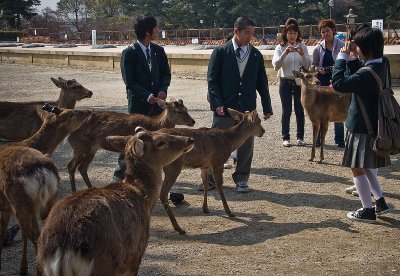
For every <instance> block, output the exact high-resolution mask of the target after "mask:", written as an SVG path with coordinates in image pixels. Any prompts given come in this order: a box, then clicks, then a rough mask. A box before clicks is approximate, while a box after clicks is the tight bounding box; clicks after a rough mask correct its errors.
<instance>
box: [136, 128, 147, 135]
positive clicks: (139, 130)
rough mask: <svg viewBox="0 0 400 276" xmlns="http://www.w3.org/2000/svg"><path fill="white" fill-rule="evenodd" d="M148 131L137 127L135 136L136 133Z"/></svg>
mask: <svg viewBox="0 0 400 276" xmlns="http://www.w3.org/2000/svg"><path fill="white" fill-rule="evenodd" d="M145 130H146V129H145V128H144V127H141V126H137V127H136V128H135V134H136V133H139V132H141V131H145Z"/></svg>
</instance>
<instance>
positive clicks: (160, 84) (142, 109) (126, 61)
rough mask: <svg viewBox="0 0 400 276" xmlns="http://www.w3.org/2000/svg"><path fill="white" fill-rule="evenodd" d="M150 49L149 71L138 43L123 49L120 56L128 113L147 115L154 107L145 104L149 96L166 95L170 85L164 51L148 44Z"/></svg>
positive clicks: (152, 44) (169, 73) (169, 75)
mask: <svg viewBox="0 0 400 276" xmlns="http://www.w3.org/2000/svg"><path fill="white" fill-rule="evenodd" d="M150 49H151V64H152V67H151V71H150V69H149V65H148V64H147V61H146V57H145V55H144V53H143V51H142V49H141V48H140V45H139V44H138V43H135V44H133V45H130V46H129V47H127V48H126V49H124V50H123V52H122V55H121V73H122V79H123V80H124V83H125V86H126V91H127V97H128V99H129V100H128V110H129V111H130V113H141V114H146V115H147V114H149V112H150V110H151V107H152V106H154V105H151V104H149V103H148V102H147V99H148V97H149V96H150V94H153V95H154V97H157V96H158V92H159V91H163V92H164V93H165V94H167V91H168V87H169V85H170V83H171V72H170V69H169V65H168V58H167V55H166V54H165V51H164V49H163V48H162V47H160V46H158V45H156V44H154V43H150ZM129 105H130V106H129Z"/></svg>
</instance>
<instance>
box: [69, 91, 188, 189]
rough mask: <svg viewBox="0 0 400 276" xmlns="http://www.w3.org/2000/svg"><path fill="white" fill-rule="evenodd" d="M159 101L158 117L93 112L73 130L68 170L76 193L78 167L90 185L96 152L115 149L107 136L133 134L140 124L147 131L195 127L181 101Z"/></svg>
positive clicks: (70, 140)
mask: <svg viewBox="0 0 400 276" xmlns="http://www.w3.org/2000/svg"><path fill="white" fill-rule="evenodd" d="M157 102H158V104H159V106H160V107H162V108H163V109H164V110H163V112H162V113H161V114H160V115H158V116H154V117H148V116H144V115H141V114H124V113H117V112H110V111H94V112H93V116H92V118H91V119H90V120H88V121H87V122H86V123H84V124H83V125H82V127H80V128H79V129H78V130H76V131H74V132H73V133H71V135H70V136H69V138H68V141H69V143H70V145H71V147H72V149H73V153H74V156H73V158H72V160H71V161H70V162H69V164H68V173H69V178H70V181H71V189H72V191H73V192H74V191H76V186H75V171H76V169H77V168H78V170H79V172H80V174H81V175H82V178H83V180H84V181H85V183H86V185H87V186H88V187H89V188H90V187H92V184H91V182H90V179H89V176H88V173H87V171H88V168H89V165H90V163H91V162H92V160H93V158H94V156H95V155H96V152H97V151H98V150H99V149H100V148H102V149H105V150H111V151H112V150H113V149H112V148H110V147H109V145H108V143H107V141H106V137H107V136H116V135H119V136H124V135H130V134H132V133H133V132H134V130H135V128H136V127H138V126H141V127H144V128H146V129H148V130H158V129H160V128H163V127H175V125H186V126H193V125H194V124H195V121H194V120H193V118H192V117H191V116H190V115H189V114H188V110H187V108H186V107H185V106H184V104H183V101H182V100H179V101H172V102H166V101H163V100H161V99H158V100H157Z"/></svg>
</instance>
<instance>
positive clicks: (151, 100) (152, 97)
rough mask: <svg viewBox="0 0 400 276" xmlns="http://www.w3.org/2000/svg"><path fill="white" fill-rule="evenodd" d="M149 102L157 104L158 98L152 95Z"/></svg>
mask: <svg viewBox="0 0 400 276" xmlns="http://www.w3.org/2000/svg"><path fill="white" fill-rule="evenodd" d="M147 101H148V102H149V104H155V103H156V102H157V100H156V98H155V97H154V96H153V95H151V96H150V97H149V99H148V100H147Z"/></svg>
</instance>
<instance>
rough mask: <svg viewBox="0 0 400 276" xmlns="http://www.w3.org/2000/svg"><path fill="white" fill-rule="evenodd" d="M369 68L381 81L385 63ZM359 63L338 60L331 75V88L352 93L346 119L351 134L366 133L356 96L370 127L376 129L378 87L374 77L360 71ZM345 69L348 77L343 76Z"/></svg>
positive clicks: (364, 71) (366, 129) (356, 61)
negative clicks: (359, 100)
mask: <svg viewBox="0 0 400 276" xmlns="http://www.w3.org/2000/svg"><path fill="white" fill-rule="evenodd" d="M367 66H368V67H371V68H372V69H373V70H374V71H375V73H377V74H378V76H380V77H381V79H382V80H384V79H385V78H384V77H385V76H386V75H385V74H386V63H385V62H383V63H370V64H368V65H367ZM361 67H362V66H361V62H360V61H359V60H358V59H357V60H353V61H348V62H346V61H345V60H343V59H339V60H337V61H336V63H335V67H334V68H333V74H332V86H333V88H334V89H335V90H336V91H338V92H342V93H353V95H352V98H351V103H350V107H349V112H348V115H347V119H346V128H347V129H348V130H349V131H350V132H352V133H368V128H367V126H366V124H365V122H364V118H363V115H362V112H361V109H360V107H359V104H358V101H357V99H356V95H358V96H360V98H361V100H362V102H363V103H364V105H365V109H366V110H367V113H368V116H369V119H370V121H371V124H372V127H373V129H374V131H375V133H376V132H377V128H378V97H379V93H380V91H379V86H378V83H377V82H376V80H375V78H374V76H372V75H371V73H370V72H368V71H367V70H360V71H358V69H360V68H361ZM346 69H347V70H348V72H349V73H350V75H348V74H345V71H346Z"/></svg>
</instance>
